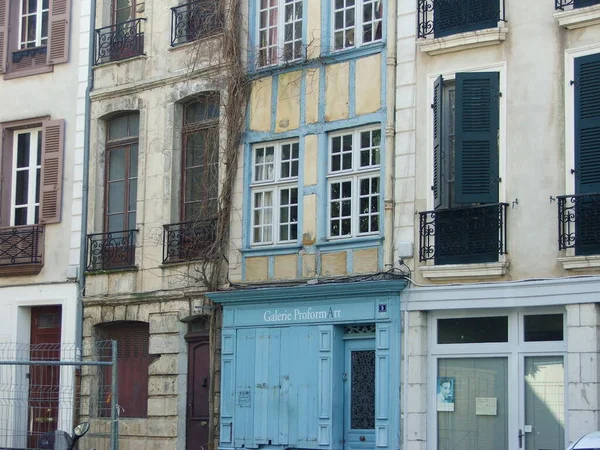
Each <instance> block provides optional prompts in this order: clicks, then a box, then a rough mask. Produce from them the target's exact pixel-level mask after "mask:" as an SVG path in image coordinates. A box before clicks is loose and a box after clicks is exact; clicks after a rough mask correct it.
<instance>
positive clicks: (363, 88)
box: [355, 54, 381, 115]
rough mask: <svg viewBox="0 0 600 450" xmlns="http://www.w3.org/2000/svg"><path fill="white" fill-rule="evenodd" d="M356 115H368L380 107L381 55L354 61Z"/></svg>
mask: <svg viewBox="0 0 600 450" xmlns="http://www.w3.org/2000/svg"><path fill="white" fill-rule="evenodd" d="M355 86H356V88H355V89H356V92H355V99H356V114H359V115H361V114H369V113H372V112H375V111H377V110H378V109H379V108H380V107H381V96H380V95H375V92H378V89H379V91H381V55H380V54H377V55H373V56H368V57H366V58H360V59H357V60H356V84H355Z"/></svg>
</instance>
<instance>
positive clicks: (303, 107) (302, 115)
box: [300, 1, 306, 127]
mask: <svg viewBox="0 0 600 450" xmlns="http://www.w3.org/2000/svg"><path fill="white" fill-rule="evenodd" d="M304 3H306V1H305V2H304ZM304 22H306V20H305V21H304ZM304 125H306V70H303V71H302V76H301V78H300V127H303V126H304Z"/></svg>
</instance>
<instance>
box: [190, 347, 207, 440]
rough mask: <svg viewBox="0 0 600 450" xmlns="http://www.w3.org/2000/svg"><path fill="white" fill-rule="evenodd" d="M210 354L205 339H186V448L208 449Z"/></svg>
mask: <svg viewBox="0 0 600 450" xmlns="http://www.w3.org/2000/svg"><path fill="white" fill-rule="evenodd" d="M209 364H210V352H209V343H208V339H207V338H206V337H202V338H192V339H188V392H187V415H186V422H187V424H186V428H187V432H186V448H187V449H188V450H191V449H200V448H201V447H200V446H201V445H202V446H204V448H205V449H207V448H208V431H209V426H208V418H209V408H208V396H209V390H208V385H209V382H210V368H209Z"/></svg>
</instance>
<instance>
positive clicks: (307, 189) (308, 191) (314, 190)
mask: <svg viewBox="0 0 600 450" xmlns="http://www.w3.org/2000/svg"><path fill="white" fill-rule="evenodd" d="M316 193H317V186H316V185H310V186H304V189H303V192H302V194H303V195H312V194H316Z"/></svg>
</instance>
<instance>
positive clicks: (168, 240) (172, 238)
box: [163, 219, 217, 264]
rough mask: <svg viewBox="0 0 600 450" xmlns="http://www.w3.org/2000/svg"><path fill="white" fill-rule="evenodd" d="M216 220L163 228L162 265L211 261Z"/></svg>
mask: <svg viewBox="0 0 600 450" xmlns="http://www.w3.org/2000/svg"><path fill="white" fill-rule="evenodd" d="M216 232H217V219H210V220H202V221H196V222H181V223H173V224H170V225H164V226H163V264H170V263H177V262H186V261H192V260H197V259H204V260H206V259H212V258H213V257H214V256H215V252H216V251H217V249H216V248H215V246H214V243H215V241H216Z"/></svg>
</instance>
